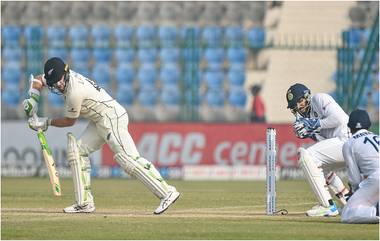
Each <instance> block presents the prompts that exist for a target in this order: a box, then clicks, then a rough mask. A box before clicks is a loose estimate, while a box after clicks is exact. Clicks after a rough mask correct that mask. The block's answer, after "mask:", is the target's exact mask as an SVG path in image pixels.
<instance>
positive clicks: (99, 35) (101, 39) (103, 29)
mask: <svg viewBox="0 0 380 241" xmlns="http://www.w3.org/2000/svg"><path fill="white" fill-rule="evenodd" d="M110 35H111V31H110V29H109V27H108V26H107V25H94V26H92V28H91V36H92V40H93V46H94V47H97V48H107V47H109V39H110Z"/></svg>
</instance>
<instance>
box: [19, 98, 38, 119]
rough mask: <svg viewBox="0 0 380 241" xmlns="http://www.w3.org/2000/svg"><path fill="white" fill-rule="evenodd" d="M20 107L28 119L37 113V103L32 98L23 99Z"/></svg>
mask: <svg viewBox="0 0 380 241" xmlns="http://www.w3.org/2000/svg"><path fill="white" fill-rule="evenodd" d="M22 105H23V106H24V111H25V113H26V115H27V116H28V117H32V116H33V115H34V114H35V113H37V111H38V103H37V101H36V100H35V99H34V98H29V99H25V100H24V101H23V102H22Z"/></svg>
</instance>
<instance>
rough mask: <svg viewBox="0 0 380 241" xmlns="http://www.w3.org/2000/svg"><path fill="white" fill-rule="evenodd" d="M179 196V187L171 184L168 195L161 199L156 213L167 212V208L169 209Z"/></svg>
mask: <svg viewBox="0 0 380 241" xmlns="http://www.w3.org/2000/svg"><path fill="white" fill-rule="evenodd" d="M179 196H180V193H179V192H177V189H175V187H173V186H170V187H169V192H168V194H167V195H166V197H164V198H163V199H161V202H160V205H159V206H158V208H157V209H156V210H155V211H154V214H161V213H163V212H165V211H166V209H168V208H169V206H170V205H172V204H173V203H174V202H175V201H177V199H178V198H179Z"/></svg>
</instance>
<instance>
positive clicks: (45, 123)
mask: <svg viewBox="0 0 380 241" xmlns="http://www.w3.org/2000/svg"><path fill="white" fill-rule="evenodd" d="M28 123H29V127H30V129H32V130H35V131H38V130H42V131H46V130H47V129H48V127H49V125H51V119H49V118H46V117H43V118H39V117H37V118H33V117H32V118H29V120H28Z"/></svg>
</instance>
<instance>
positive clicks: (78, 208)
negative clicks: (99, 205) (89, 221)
mask: <svg viewBox="0 0 380 241" xmlns="http://www.w3.org/2000/svg"><path fill="white" fill-rule="evenodd" d="M94 211H95V204H94V203H93V202H90V203H85V204H83V205H78V204H76V203H74V204H73V205H71V206H69V207H67V208H64V209H63V212H64V213H92V212H94Z"/></svg>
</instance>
